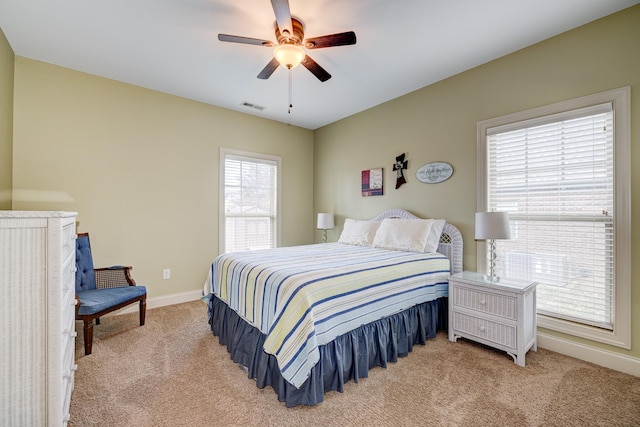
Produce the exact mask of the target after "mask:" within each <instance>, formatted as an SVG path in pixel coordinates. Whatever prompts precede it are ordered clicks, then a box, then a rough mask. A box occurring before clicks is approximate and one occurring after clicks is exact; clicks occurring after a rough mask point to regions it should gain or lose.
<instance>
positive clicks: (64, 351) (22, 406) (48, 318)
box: [0, 211, 76, 426]
mask: <svg viewBox="0 0 640 427" xmlns="http://www.w3.org/2000/svg"><path fill="white" fill-rule="evenodd" d="M75 221H76V213H75V212H46V211H0V304H1V306H2V310H0V331H2V333H1V334H0V425H1V426H64V425H66V424H67V421H68V420H69V404H70V400H71V392H72V391H73V377H74V371H75V369H76V365H75V360H74V351H75V336H76V332H75V268H76V266H75V257H76V252H75V239H76V224H75Z"/></svg>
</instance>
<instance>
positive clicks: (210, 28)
mask: <svg viewBox="0 0 640 427" xmlns="http://www.w3.org/2000/svg"><path fill="white" fill-rule="evenodd" d="M639 2H640V0H517V1H514V0H484V1H479V0H350V1H345V0H289V3H290V9H291V14H292V15H293V16H294V17H298V18H300V19H301V20H302V21H303V23H304V25H305V35H306V36H307V37H315V36H322V35H326V34H333V33H339V32H344V31H350V30H352V31H354V32H355V33H356V36H357V44H355V45H352V46H340V47H332V48H326V49H316V50H311V51H308V52H307V53H308V54H309V55H310V56H311V57H312V58H313V59H315V60H316V62H318V63H319V64H320V65H321V66H322V67H323V68H325V69H326V70H327V71H328V72H329V73H330V74H331V75H332V76H333V77H332V78H331V79H330V80H328V81H326V82H324V83H321V82H320V81H319V80H317V79H316V78H315V77H314V76H313V75H312V74H311V73H310V72H309V71H308V70H306V69H305V68H303V67H297V68H295V69H294V70H293V71H292V78H293V109H292V111H291V113H290V114H288V112H287V110H288V76H287V71H286V69H284V68H282V67H280V68H279V69H277V70H276V71H275V72H274V73H273V75H272V76H271V78H270V79H268V80H259V79H257V78H256V76H257V74H258V73H259V72H260V71H261V70H262V68H263V67H264V66H265V65H266V64H267V63H268V62H269V61H270V59H271V57H272V52H271V50H272V49H271V48H267V47H261V46H253V45H244V44H237V43H223V42H220V41H218V39H217V35H218V33H227V34H233V35H240V36H247V37H254V38H258V39H268V40H273V41H275V36H274V25H275V16H274V13H273V10H272V8H271V3H270V1H269V0H244V1H237V0H0V28H2V30H3V31H4V33H5V35H6V37H7V39H8V40H9V43H10V45H11V47H12V48H13V50H14V52H15V54H16V55H18V56H23V57H26V58H32V59H36V60H39V61H44V62H48V63H51V64H56V65H60V66H62V67H67V68H71V69H74V70H79V71H84V72H87V73H90V74H95V75H98V76H103V77H107V78H110V79H114V80H118V81H122V82H126V83H131V84H134V85H138V86H142V87H145V88H149V89H154V90H157V91H161V92H166V93H169V94H173V95H178V96H182V97H185V98H189V99H193V100H197V101H201V102H204V103H207V104H212V105H217V106H220V107H224V108H229V109H232V110H237V111H241V112H244V113H248V114H254V115H256V116H261V117H265V118H268V119H273V120H278V121H281V122H285V123H290V124H293V125H297V126H301V127H304V128H308V129H316V128H319V127H321V126H324V125H326V124H329V123H332V122H334V121H336V120H339V119H341V118H344V117H347V116H349V115H352V114H355V113H357V112H360V111H363V110H365V109H367V108H370V107H373V106H375V105H378V104H380V103H383V102H385V101H388V100H390V99H393V98H396V97H398V96H401V95H403V94H406V93H408V92H411V91H414V90H416V89H419V88H421V87H424V86H427V85H429V84H431V83H434V82H437V81H439V80H442V79H444V78H447V77H449V76H452V75H454V74H457V73H460V72H462V71H465V70H468V69H470V68H473V67H475V66H477V65H480V64H483V63H485V62H488V61H490V60H492V59H495V58H498V57H501V56H503V55H506V54H508V53H510V52H513V51H515V50H518V49H521V48H523V47H526V46H529V45H531V44H534V43H536V42H539V41H541V40H544V39H546V38H549V37H551V36H554V35H556V34H559V33H562V32H564V31H567V30H569V29H571V28H575V27H577V26H580V25H582V24H585V23H587V22H590V21H593V20H595V19H597V18H600V17H603V16H606V15H609V14H611V13H614V12H616V11H619V10H622V9H624V8H627V7H629V6H631V5H634V4H637V3H639ZM243 102H248V103H252V104H256V105H260V106H263V107H265V109H264V110H262V111H258V110H256V109H252V108H247V107H244V106H242V105H241V104H242V103H243Z"/></svg>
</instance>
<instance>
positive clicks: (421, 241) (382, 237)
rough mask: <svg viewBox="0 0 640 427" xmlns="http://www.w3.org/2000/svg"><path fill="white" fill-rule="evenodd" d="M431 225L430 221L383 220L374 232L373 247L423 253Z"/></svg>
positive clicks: (431, 221)
mask: <svg viewBox="0 0 640 427" xmlns="http://www.w3.org/2000/svg"><path fill="white" fill-rule="evenodd" d="M432 225H433V220H431V219H398V218H385V219H384V220H382V223H381V224H380V227H379V228H378V231H376V236H375V237H374V239H373V246H374V247H376V248H383V249H393V250H398V251H407V252H425V248H426V245H427V241H428V239H429V233H430V232H431V228H432ZM438 238H439V236H438Z"/></svg>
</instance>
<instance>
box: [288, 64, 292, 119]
mask: <svg viewBox="0 0 640 427" xmlns="http://www.w3.org/2000/svg"><path fill="white" fill-rule="evenodd" d="M292 79H293V75H292V73H291V68H289V111H288V113H289V114H291V109H292V108H293V83H292V81H293V80H292Z"/></svg>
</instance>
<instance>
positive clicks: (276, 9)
mask: <svg viewBox="0 0 640 427" xmlns="http://www.w3.org/2000/svg"><path fill="white" fill-rule="evenodd" d="M271 6H272V7H273V13H275V15H276V22H277V23H278V28H280V33H281V34H282V35H284V36H286V37H289V36H291V35H293V27H292V25H291V10H290V9H289V0H271ZM285 32H286V33H285Z"/></svg>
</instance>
